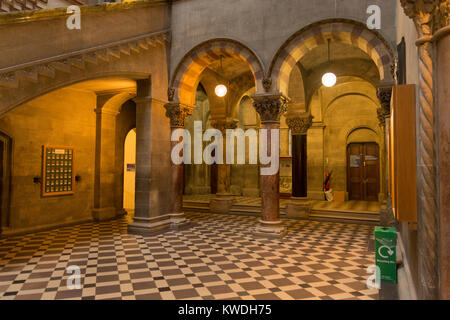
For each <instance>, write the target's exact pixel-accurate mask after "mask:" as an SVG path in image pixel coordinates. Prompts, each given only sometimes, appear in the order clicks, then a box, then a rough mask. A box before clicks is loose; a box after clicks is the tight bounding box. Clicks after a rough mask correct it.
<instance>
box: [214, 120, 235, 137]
mask: <svg viewBox="0 0 450 320" xmlns="http://www.w3.org/2000/svg"><path fill="white" fill-rule="evenodd" d="M238 122H239V121H238V120H236V119H233V118H223V119H211V125H212V126H213V128H215V129H217V130H220V131H221V132H222V133H225V131H226V130H227V129H236V128H237V124H238Z"/></svg>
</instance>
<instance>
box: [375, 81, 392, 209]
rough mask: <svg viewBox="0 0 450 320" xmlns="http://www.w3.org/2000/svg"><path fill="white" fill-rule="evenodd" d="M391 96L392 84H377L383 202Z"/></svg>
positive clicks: (385, 193) (387, 163) (385, 194)
mask: <svg viewBox="0 0 450 320" xmlns="http://www.w3.org/2000/svg"><path fill="white" fill-rule="evenodd" d="M391 96H392V85H383V84H379V85H378V86H377V97H378V100H380V104H381V107H380V108H378V109H377V114H378V121H379V126H380V127H381V129H383V131H382V132H383V141H382V145H381V146H380V165H381V193H380V196H379V197H378V198H379V200H380V202H382V203H385V202H386V199H387V197H388V189H389V188H388V181H389V177H388V170H387V168H388V167H389V153H388V150H387V146H388V139H389V130H388V129H387V126H388V125H389V118H390V116H391Z"/></svg>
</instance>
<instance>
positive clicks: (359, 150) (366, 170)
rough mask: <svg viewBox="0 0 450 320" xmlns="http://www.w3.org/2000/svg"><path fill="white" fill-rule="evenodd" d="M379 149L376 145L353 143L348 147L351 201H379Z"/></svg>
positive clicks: (348, 176)
mask: <svg viewBox="0 0 450 320" xmlns="http://www.w3.org/2000/svg"><path fill="white" fill-rule="evenodd" d="M379 169H380V166H379V147H378V145H377V144H376V143H351V144H349V145H348V147H347V189H348V193H349V200H365V201H378V192H379V189H380V174H379V171H380V170H379Z"/></svg>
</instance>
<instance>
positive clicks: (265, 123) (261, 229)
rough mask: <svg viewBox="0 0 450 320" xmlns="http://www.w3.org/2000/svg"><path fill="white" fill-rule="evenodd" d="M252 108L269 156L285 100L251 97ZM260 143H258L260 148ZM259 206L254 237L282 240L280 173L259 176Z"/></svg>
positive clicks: (266, 95) (285, 103) (264, 95)
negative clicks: (262, 132) (259, 210)
mask: <svg viewBox="0 0 450 320" xmlns="http://www.w3.org/2000/svg"><path fill="white" fill-rule="evenodd" d="M252 99H253V106H254V107H255V110H256V112H258V113H259V115H260V117H261V129H262V130H267V131H268V132H267V137H268V139H267V140H268V141H267V152H268V154H270V152H271V151H270V150H271V143H277V144H278V150H279V144H280V141H279V140H278V141H271V140H272V139H271V136H272V134H271V130H279V129H280V117H281V115H282V114H283V113H285V112H286V109H287V98H286V97H285V96H283V95H281V94H260V95H255V96H252ZM261 143H262V141H260V147H261ZM264 167H270V164H267V165H264V164H261V168H264ZM261 204H262V212H261V219H260V220H259V224H258V226H257V227H256V228H255V232H254V235H255V236H263V237H274V238H282V237H284V236H285V235H286V233H287V229H286V227H285V226H284V225H283V223H282V221H281V220H280V171H279V168H278V170H277V172H276V173H275V174H273V175H262V174H261Z"/></svg>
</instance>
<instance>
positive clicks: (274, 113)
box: [252, 94, 288, 122]
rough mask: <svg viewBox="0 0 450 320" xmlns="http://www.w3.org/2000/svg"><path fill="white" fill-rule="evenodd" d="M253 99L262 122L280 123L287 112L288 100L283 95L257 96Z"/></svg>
mask: <svg viewBox="0 0 450 320" xmlns="http://www.w3.org/2000/svg"><path fill="white" fill-rule="evenodd" d="M252 99H253V106H254V107H255V110H256V112H258V113H259V115H260V117H261V122H279V121H280V117H281V115H282V114H284V113H285V112H286V111H287V102H288V99H287V98H286V97H285V96H283V95H281V94H263V95H255V96H253V97H252Z"/></svg>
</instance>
